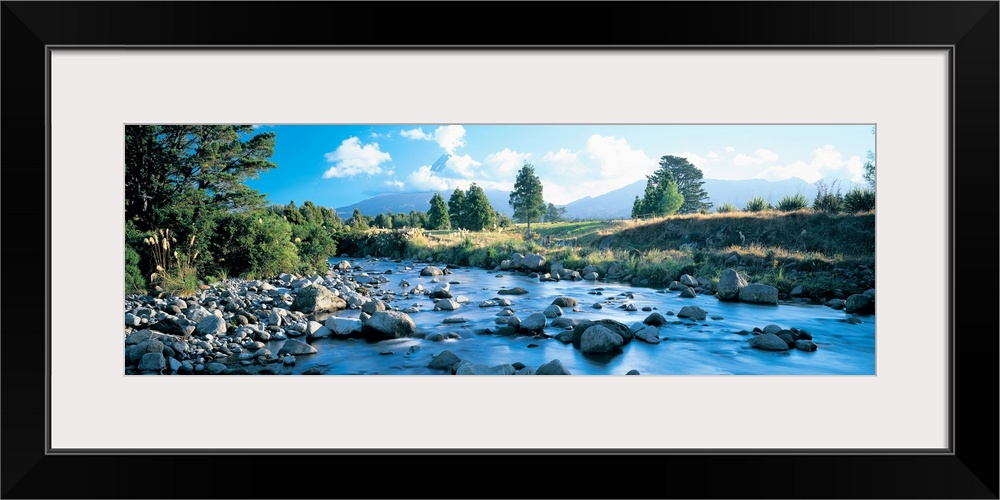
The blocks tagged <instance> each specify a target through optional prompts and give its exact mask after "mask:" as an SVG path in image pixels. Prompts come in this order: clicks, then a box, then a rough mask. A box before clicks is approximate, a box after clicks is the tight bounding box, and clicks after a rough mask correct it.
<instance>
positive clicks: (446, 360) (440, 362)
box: [427, 350, 462, 371]
mask: <svg viewBox="0 0 1000 500" xmlns="http://www.w3.org/2000/svg"><path fill="white" fill-rule="evenodd" d="M460 361H462V360H461V359H459V358H458V356H456V355H455V353H453V352H451V351H448V350H444V351H441V353H440V354H438V355H437V356H435V357H434V359H433V360H432V361H431V362H430V364H428V365H427V367H428V368H430V369H432V370H448V371H451V369H452V367H454V366H455V365H456V364H458V363H459V362H460Z"/></svg>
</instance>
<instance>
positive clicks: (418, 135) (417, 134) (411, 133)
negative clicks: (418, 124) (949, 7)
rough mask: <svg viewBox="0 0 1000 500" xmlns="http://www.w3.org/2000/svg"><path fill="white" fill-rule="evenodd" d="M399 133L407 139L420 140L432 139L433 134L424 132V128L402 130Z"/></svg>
mask: <svg viewBox="0 0 1000 500" xmlns="http://www.w3.org/2000/svg"><path fill="white" fill-rule="evenodd" d="M399 135H401V136H403V137H406V138H407V139H413V140H419V139H423V140H425V141H429V140H431V136H429V135H427V134H425V133H424V129H422V128H414V129H410V130H400V131H399Z"/></svg>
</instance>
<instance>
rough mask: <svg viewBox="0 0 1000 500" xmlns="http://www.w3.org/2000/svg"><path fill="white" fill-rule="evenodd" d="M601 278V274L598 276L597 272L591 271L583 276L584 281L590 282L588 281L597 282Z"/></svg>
mask: <svg viewBox="0 0 1000 500" xmlns="http://www.w3.org/2000/svg"><path fill="white" fill-rule="evenodd" d="M600 277H601V276H600V275H599V274H597V271H591V272H589V273H586V274H584V275H583V279H585V280H588V281H596V280H597V279H598V278H600Z"/></svg>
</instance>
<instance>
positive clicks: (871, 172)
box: [864, 150, 875, 189]
mask: <svg viewBox="0 0 1000 500" xmlns="http://www.w3.org/2000/svg"><path fill="white" fill-rule="evenodd" d="M864 178H865V181H866V182H868V185H869V186H871V187H872V189H874V188H875V153H873V152H871V150H869V151H868V161H866V162H865V173H864Z"/></svg>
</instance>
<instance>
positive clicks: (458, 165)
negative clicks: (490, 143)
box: [445, 155, 482, 178]
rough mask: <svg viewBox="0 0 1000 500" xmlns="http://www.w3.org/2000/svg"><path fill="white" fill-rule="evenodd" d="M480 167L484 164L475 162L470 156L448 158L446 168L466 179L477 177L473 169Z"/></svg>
mask: <svg viewBox="0 0 1000 500" xmlns="http://www.w3.org/2000/svg"><path fill="white" fill-rule="evenodd" d="M480 165H482V163H479V162H478V161H476V160H473V159H472V157H471V156H469V155H463V156H452V157H451V158H448V161H447V162H445V167H446V168H448V169H449V170H451V171H453V172H455V173H456V174H458V175H461V176H462V177H466V178H468V177H472V176H474V175H476V172H475V171H474V170H473V167H478V166H480Z"/></svg>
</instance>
